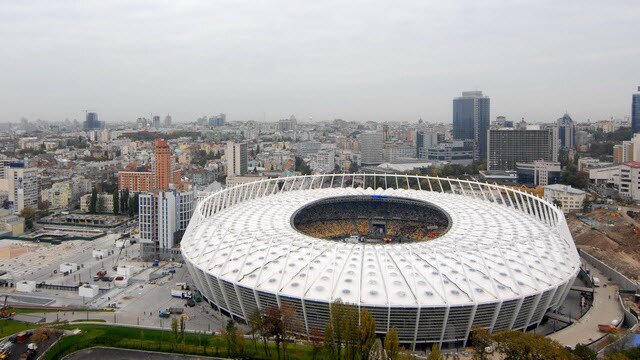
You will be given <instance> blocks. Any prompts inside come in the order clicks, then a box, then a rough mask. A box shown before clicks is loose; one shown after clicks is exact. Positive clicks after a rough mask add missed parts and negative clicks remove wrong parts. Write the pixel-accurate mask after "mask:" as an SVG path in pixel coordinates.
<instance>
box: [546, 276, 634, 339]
mask: <svg viewBox="0 0 640 360" xmlns="http://www.w3.org/2000/svg"><path fill="white" fill-rule="evenodd" d="M587 268H588V269H589V270H591V273H592V274H593V276H595V277H599V278H600V279H601V281H602V282H603V285H604V284H606V285H607V286H606V287H605V286H602V287H597V288H595V293H594V300H593V306H592V307H591V309H590V310H589V311H588V312H587V313H586V314H585V315H584V316H583V317H581V318H580V319H579V320H578V321H576V322H575V323H573V324H572V325H569V326H567V327H566V328H564V329H562V330H560V331H557V332H555V333H553V334H551V335H548V337H549V338H550V339H553V340H556V341H558V342H559V343H560V344H562V345H564V346H571V347H575V346H576V345H577V344H589V343H591V342H593V341H595V340H597V339H599V338H600V337H602V336H604V335H605V333H603V332H601V331H599V330H598V325H599V324H611V321H612V320H614V319H616V320H618V321H620V322H622V319H623V318H624V314H623V312H622V308H621V307H620V303H619V301H618V295H617V292H618V286H617V285H615V284H613V283H610V282H607V281H606V279H607V277H606V276H605V275H604V274H602V273H601V272H600V271H598V269H596V268H594V267H591V266H587Z"/></svg>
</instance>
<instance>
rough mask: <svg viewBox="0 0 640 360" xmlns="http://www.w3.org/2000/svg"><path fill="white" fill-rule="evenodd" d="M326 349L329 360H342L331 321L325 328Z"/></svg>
mask: <svg viewBox="0 0 640 360" xmlns="http://www.w3.org/2000/svg"><path fill="white" fill-rule="evenodd" d="M324 349H325V353H326V355H327V359H340V356H339V355H338V346H337V344H336V339H335V336H334V332H333V325H331V321H329V322H328V323H327V325H326V326H325V328H324Z"/></svg>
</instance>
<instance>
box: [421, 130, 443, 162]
mask: <svg viewBox="0 0 640 360" xmlns="http://www.w3.org/2000/svg"><path fill="white" fill-rule="evenodd" d="M415 138H416V155H415V157H416V158H418V159H424V158H426V157H427V150H428V149H430V148H432V147H435V146H436V145H438V133H436V132H430V131H422V130H417V131H416V135H415Z"/></svg>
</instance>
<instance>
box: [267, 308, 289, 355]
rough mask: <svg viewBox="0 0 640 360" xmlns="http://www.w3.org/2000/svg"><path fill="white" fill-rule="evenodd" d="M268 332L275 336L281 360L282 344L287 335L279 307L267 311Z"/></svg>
mask: <svg viewBox="0 0 640 360" xmlns="http://www.w3.org/2000/svg"><path fill="white" fill-rule="evenodd" d="M265 323H266V328H267V332H268V334H269V335H271V336H273V337H274V339H275V342H276V352H277V353H278V359H280V344H282V341H283V340H284V337H285V335H286V330H285V328H284V327H285V325H284V323H283V321H282V311H281V309H280V308H279V307H277V306H272V307H270V308H268V309H267V317H266V319H265Z"/></svg>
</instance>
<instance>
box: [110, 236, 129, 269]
mask: <svg viewBox="0 0 640 360" xmlns="http://www.w3.org/2000/svg"><path fill="white" fill-rule="evenodd" d="M121 239H124V238H121ZM126 243H127V242H126V240H122V246H121V247H120V252H119V253H118V256H116V260H115V261H114V262H113V270H114V271H116V270H118V261H120V255H122V250H123V249H124V247H125V245H126Z"/></svg>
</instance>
